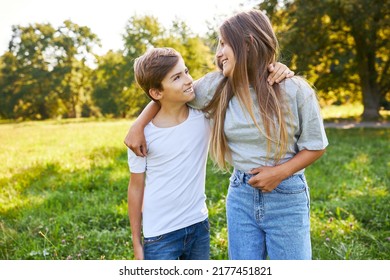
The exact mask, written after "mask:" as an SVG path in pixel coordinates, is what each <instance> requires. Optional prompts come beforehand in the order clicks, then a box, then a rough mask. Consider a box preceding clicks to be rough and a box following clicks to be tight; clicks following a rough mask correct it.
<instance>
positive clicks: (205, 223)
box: [202, 219, 210, 231]
mask: <svg viewBox="0 0 390 280" xmlns="http://www.w3.org/2000/svg"><path fill="white" fill-rule="evenodd" d="M202 225H203V227H204V229H205V230H206V231H210V222H209V219H206V220H204V221H203V222H202Z"/></svg>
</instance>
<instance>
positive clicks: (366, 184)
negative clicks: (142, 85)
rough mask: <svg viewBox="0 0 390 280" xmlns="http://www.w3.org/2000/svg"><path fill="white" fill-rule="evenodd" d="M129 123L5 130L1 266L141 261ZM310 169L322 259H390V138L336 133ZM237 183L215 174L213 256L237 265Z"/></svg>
mask: <svg viewBox="0 0 390 280" xmlns="http://www.w3.org/2000/svg"><path fill="white" fill-rule="evenodd" d="M129 125H130V122H129V121H126V120H119V121H118V120H110V121H77V120H76V121H65V120H64V121H43V122H26V123H8V124H1V125H0V135H1V136H2V137H0V162H1V163H2V164H1V165H0V184H1V188H0V214H1V218H0V259H74V260H77V259H131V258H133V252H132V245H131V232H130V227H129V221H128V217H127V185H128V179H129V170H128V167H127V150H126V148H125V146H124V145H123V138H124V136H125V134H126V132H127V129H128V127H129ZM327 134H328V138H329V142H330V145H329V147H328V148H327V151H326V153H325V155H324V156H323V157H322V158H321V159H320V160H319V161H317V162H315V163H314V164H313V165H311V166H310V167H308V168H307V169H306V177H307V180H308V183H309V186H310V192H311V198H312V200H311V209H312V210H311V211H312V215H311V222H312V244H313V258H314V259H388V256H389V255H388V252H389V251H390V232H389V230H388V229H389V228H390V215H389V214H388V213H390V208H389V207H390V194H389V192H390V189H389V186H390V181H389V180H390V179H389V178H390V174H389V170H390V168H389V167H390V160H389V157H387V155H388V154H389V153H390V147H389V145H388V144H389V141H388V140H389V139H390V130H389V129H363V128H361V129H350V130H339V129H327ZM228 184H229V174H223V173H220V172H216V171H215V170H214V169H213V167H212V164H211V162H208V165H207V181H206V195H207V205H208V208H209V219H210V226H211V231H210V233H211V257H212V259H227V258H228V256H227V228H226V215H225V201H226V194H227V190H228Z"/></svg>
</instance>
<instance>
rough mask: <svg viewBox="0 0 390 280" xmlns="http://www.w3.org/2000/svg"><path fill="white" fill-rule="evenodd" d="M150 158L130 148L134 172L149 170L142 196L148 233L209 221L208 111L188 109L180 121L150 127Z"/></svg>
mask: <svg viewBox="0 0 390 280" xmlns="http://www.w3.org/2000/svg"><path fill="white" fill-rule="evenodd" d="M145 138H146V143H147V147H148V154H147V157H137V156H136V155H135V154H134V153H133V152H132V151H131V150H130V149H128V163H129V168H130V172H132V173H143V172H146V176H145V177H146V179H145V191H144V201H143V212H142V221H143V235H144V237H154V236H158V235H161V234H165V233H169V232H172V231H174V230H178V229H181V228H184V227H187V226H190V225H193V224H195V223H198V222H201V221H203V220H205V219H206V218H207V216H208V210H207V206H206V195H205V179H206V163H207V153H208V145H209V138H210V125H209V121H208V120H207V119H206V118H205V116H204V114H203V113H202V112H200V111H198V110H194V109H192V108H190V109H189V115H188V118H187V120H185V121H184V122H182V123H181V124H179V125H176V126H173V127H168V128H159V127H156V126H155V125H153V123H152V122H150V123H149V124H148V125H147V126H146V127H145Z"/></svg>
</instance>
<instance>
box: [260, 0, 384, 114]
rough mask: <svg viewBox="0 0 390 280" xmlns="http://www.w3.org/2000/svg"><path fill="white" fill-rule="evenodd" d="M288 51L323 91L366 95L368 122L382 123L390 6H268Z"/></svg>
mask: <svg viewBox="0 0 390 280" xmlns="http://www.w3.org/2000/svg"><path fill="white" fill-rule="evenodd" d="M258 8H260V9H264V10H266V11H267V13H268V15H269V16H270V17H271V19H272V22H273V24H274V25H277V26H280V24H281V23H283V24H286V27H285V28H282V31H281V32H280V33H279V34H278V35H279V38H280V41H281V46H282V50H283V51H289V52H291V53H292V56H291V61H292V63H293V64H294V65H295V66H296V67H297V69H299V70H300V71H301V70H302V71H304V72H306V73H308V74H309V75H311V77H312V78H314V81H315V85H316V86H317V88H319V89H320V90H323V91H332V90H336V91H337V90H338V89H340V88H341V89H349V90H350V91H352V90H360V91H361V93H362V102H363V105H364V112H363V115H362V117H363V119H367V120H376V119H379V118H380V115H379V109H380V104H381V101H382V100H384V98H385V96H386V94H388V93H389V91H390V79H388V77H389V74H390V70H389V64H390V60H389V50H390V39H389V38H390V29H389V26H390V1H382V0H344V1H340V0H325V1H324V0H313V1H303V0H295V1H289V0H283V1H276V0H273V1H264V2H263V3H261V4H260V5H259V6H258Z"/></svg>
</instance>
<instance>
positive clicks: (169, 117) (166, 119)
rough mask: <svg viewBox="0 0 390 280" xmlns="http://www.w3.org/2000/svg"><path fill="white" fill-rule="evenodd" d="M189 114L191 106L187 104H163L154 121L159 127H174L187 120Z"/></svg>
mask: <svg viewBox="0 0 390 280" xmlns="http://www.w3.org/2000/svg"><path fill="white" fill-rule="evenodd" d="M188 114H189V108H188V106H187V104H161V108H160V111H159V112H158V113H157V115H156V116H155V117H154V119H153V120H152V122H153V124H154V125H155V126H157V127H161V128H166V127H172V126H176V125H179V124H181V123H182V122H184V121H185V120H187V118H188Z"/></svg>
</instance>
